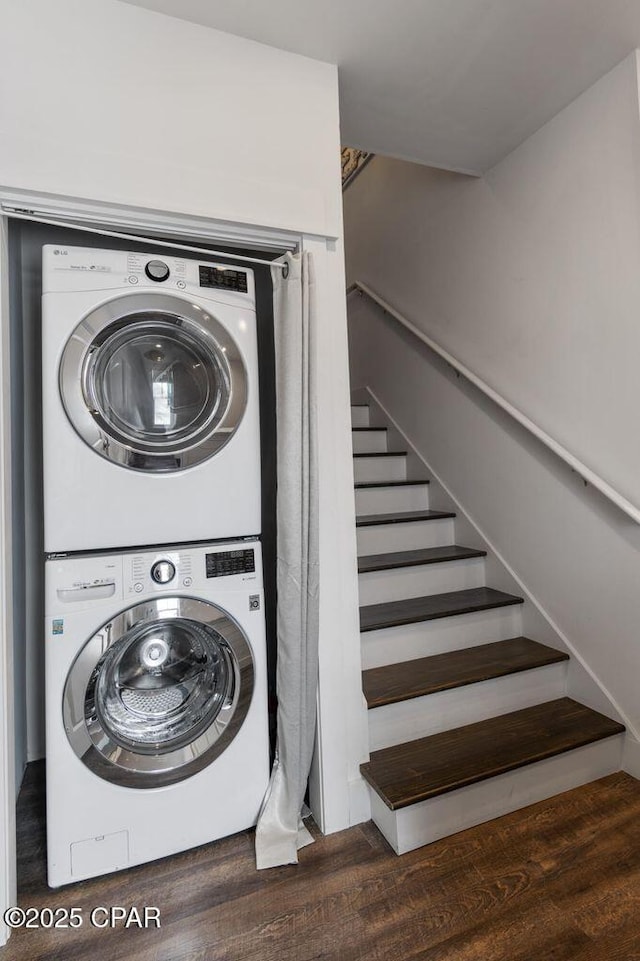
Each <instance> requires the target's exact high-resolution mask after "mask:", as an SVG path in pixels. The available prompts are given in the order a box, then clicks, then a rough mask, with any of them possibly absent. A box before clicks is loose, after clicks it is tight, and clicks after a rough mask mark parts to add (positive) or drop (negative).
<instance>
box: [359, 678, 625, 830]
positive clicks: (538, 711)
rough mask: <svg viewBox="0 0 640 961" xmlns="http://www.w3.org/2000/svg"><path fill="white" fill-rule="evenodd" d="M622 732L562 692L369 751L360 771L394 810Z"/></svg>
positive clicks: (619, 728) (615, 723)
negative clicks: (520, 707)
mask: <svg viewBox="0 0 640 961" xmlns="http://www.w3.org/2000/svg"><path fill="white" fill-rule="evenodd" d="M623 732H624V726H623V725H622V724H619V723H618V722H617V721H612V720H611V719H610V718H608V717H605V716H604V715H603V714H599V713H598V712H597V711H592V710H591V709H590V708H588V707H585V706H584V705H582V704H578V703H577V702H576V701H573V700H571V698H568V697H564V698H559V699H558V700H556V701H549V702H547V703H545V704H537V705H535V706H534V707H528V708H525V709H524V710H521V711H514V712H512V713H510V714H504V715H502V716H500V717H492V718H489V719H488V720H485V721H478V722H476V723H475V724H467V725H465V726H464V727H459V728H455V729H454V730H450V731H443V732H441V733H440V734H432V735H431V736H430V737H423V738H419V739H418V740H416V741H409V742H407V743H405V744H397V745H394V746H393V747H388V748H384V749H383V750H381V751H374V752H373V753H372V755H371V759H370V760H369V762H368V763H367V764H363V765H361V767H360V770H361V771H362V774H363V776H364V778H365V779H366V780H367V781H368V783H369V784H370V785H371V786H372V787H373V789H374V790H375V791H376V792H377V793H378V794H379V795H380V797H381V798H382V800H383V801H384V802H385V804H386V805H387V806H388V807H389V808H391V810H393V811H395V810H399V809H400V808H403V807H408V806H409V805H411V804H417V803H418V802H420V801H425V800H427V799H428V798H432V797H437V796H438V795H441V794H446V793H448V792H449V791H455V790H457V789H458V788H461V787H465V786H466V785H468V784H475V783H477V782H478V781H482V780H485V779H486V778H489V777H495V776H496V775H498V774H504V773H505V772H507V771H513V770H515V769H517V768H519V767H523V766H525V765H527V764H533V763H535V762H536V761H541V760H544V759H545V758H549V757H555V756H556V755H558V754H562V753H563V752H565V751H570V750H574V749H575V748H578V747H582V746H584V745H585V744H592V743H593V742H594V741H598V740H601V739H602V738H605V737H611V736H613V735H615V734H621V733H623Z"/></svg>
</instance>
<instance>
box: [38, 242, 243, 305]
mask: <svg viewBox="0 0 640 961" xmlns="http://www.w3.org/2000/svg"><path fill="white" fill-rule="evenodd" d="M195 256H197V255H195ZM212 260H213V258H207V257H206V255H205V256H204V257H203V256H202V255H200V257H199V258H198V259H192V258H191V257H188V256H185V257H170V256H168V255H166V256H165V255H164V254H157V253H152V252H149V253H140V252H139V251H127V250H96V249H95V248H93V247H58V246H56V245H54V244H46V245H45V246H44V247H43V248H42V292H43V294H47V293H55V292H57V291H64V292H65V293H68V292H71V291H81V290H87V291H89V290H92V291H93V290H119V291H120V292H124V291H126V292H127V293H133V292H142V291H149V290H150V289H152V290H155V291H163V292H167V293H168V292H170V293H173V294H174V295H177V296H179V295H182V296H185V297H188V296H189V295H190V294H192V295H194V296H199V297H201V298H203V299H210V300H214V301H218V302H222V303H228V304H231V305H233V306H237V307H240V308H242V309H243V310H251V311H255V309H256V299H255V277H254V273H253V270H251V268H250V267H247V268H238V267H236V266H235V265H233V264H225V263H224V262H222V263H220V262H215V261H214V262H212Z"/></svg>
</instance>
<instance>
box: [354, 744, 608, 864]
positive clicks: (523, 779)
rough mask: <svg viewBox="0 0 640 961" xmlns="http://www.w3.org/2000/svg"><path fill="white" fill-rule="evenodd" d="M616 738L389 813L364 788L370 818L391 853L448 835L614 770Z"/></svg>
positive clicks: (374, 796) (375, 795)
mask: <svg viewBox="0 0 640 961" xmlns="http://www.w3.org/2000/svg"><path fill="white" fill-rule="evenodd" d="M623 740H624V739H623V737H622V735H616V736H615V737H609V738H606V739H605V740H603V741H596V742H595V743H594V744H588V745H586V746H585V747H580V748H576V749H575V750H573V751H566V752H565V753H564V754H560V755H558V756H556V757H552V758H548V759H547V760H544V761H538V762H537V763H535V764H529V765H527V766H526V767H521V768H518V769H517V770H515V771H509V772H508V773H507V774H500V775H498V776H497V777H493V778H489V779H488V780H486V781H480V782H478V783H477V784H471V785H469V786H468V787H464V788H459V789H458V790H457V791H450V792H449V793H448V794H442V795H440V796H439V797H436V798H431V799H430V800H428V801H421V802H420V803H419V804H412V805H411V806H410V807H406V808H402V809H401V810H399V811H391V810H390V809H389V808H388V807H387V806H386V804H385V803H384V802H383V801H382V799H381V798H380V797H379V795H378V794H376V792H375V791H373V790H371V789H370V794H371V815H372V817H373V820H374V821H375V823H376V824H377V825H378V828H379V829H380V831H381V832H382V833H383V834H384V836H385V837H386V839H387V841H388V842H389V844H390V845H391V847H392V848H393V849H394V851H395V852H396V854H406V852H407V851H413V850H414V849H415V848H419V847H422V846H423V845H424V844H431V842H433V841H438V840H439V839H440V838H444V837H449V835H451V834H456V833H457V832H458V831H464V830H466V829H467V828H470V827H473V826H474V825H476V824H482V823H484V822H485V821H491V820H493V818H497V817H501V816H502V815H503V814H509V813H510V812H511V811H517V810H519V809H520V808H524V807H527V805H529V804H535V803H536V802H537V801H543V800H545V799H546V798H550V797H553V796H554V795H556V794H561V793H562V792H563V791H570V790H572V789H573V788H576V787H579V786H580V785H581V784H588V783H589V782H590V781H595V780H597V779H598V778H601V777H606V775H608V774H613V773H614V772H615V771H619V770H620V766H621V762H622V745H623Z"/></svg>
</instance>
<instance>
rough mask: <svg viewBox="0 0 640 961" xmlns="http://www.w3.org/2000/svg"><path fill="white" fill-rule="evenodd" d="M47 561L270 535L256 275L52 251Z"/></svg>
mask: <svg viewBox="0 0 640 961" xmlns="http://www.w3.org/2000/svg"><path fill="white" fill-rule="evenodd" d="M42 280H43V297H42V374H43V380H42V383H43V468H44V471H43V473H44V512H45V518H44V549H45V552H46V553H54V552H55V553H61V552H63V553H67V552H72V551H83V550H97V549H103V548H120V547H128V546H134V545H148V544H167V543H172V542H175V543H179V542H187V541H196V540H203V541H204V540H209V539H216V538H221V539H222V538H229V537H239V536H247V535H253V536H255V535H257V534H259V533H260V530H261V518H260V504H261V482H260V427H259V413H260V411H259V399H258V350H257V329H256V312H255V284H254V276H253V272H252V271H251V270H247V269H238V268H236V267H231V266H229V265H225V264H220V263H210V262H204V261H199V262H198V261H193V260H187V259H182V258H176V257H163V258H162V259H160V258H158V256H157V255H156V254H141V253H132V252H128V251H121V250H94V249H91V248H82V247H55V246H52V245H48V246H45V247H44V248H43V274H42Z"/></svg>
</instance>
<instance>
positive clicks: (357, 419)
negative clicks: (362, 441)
mask: <svg viewBox="0 0 640 961" xmlns="http://www.w3.org/2000/svg"><path fill="white" fill-rule="evenodd" d="M351 426H352V427H368V426H369V408H368V407H352V408H351Z"/></svg>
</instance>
